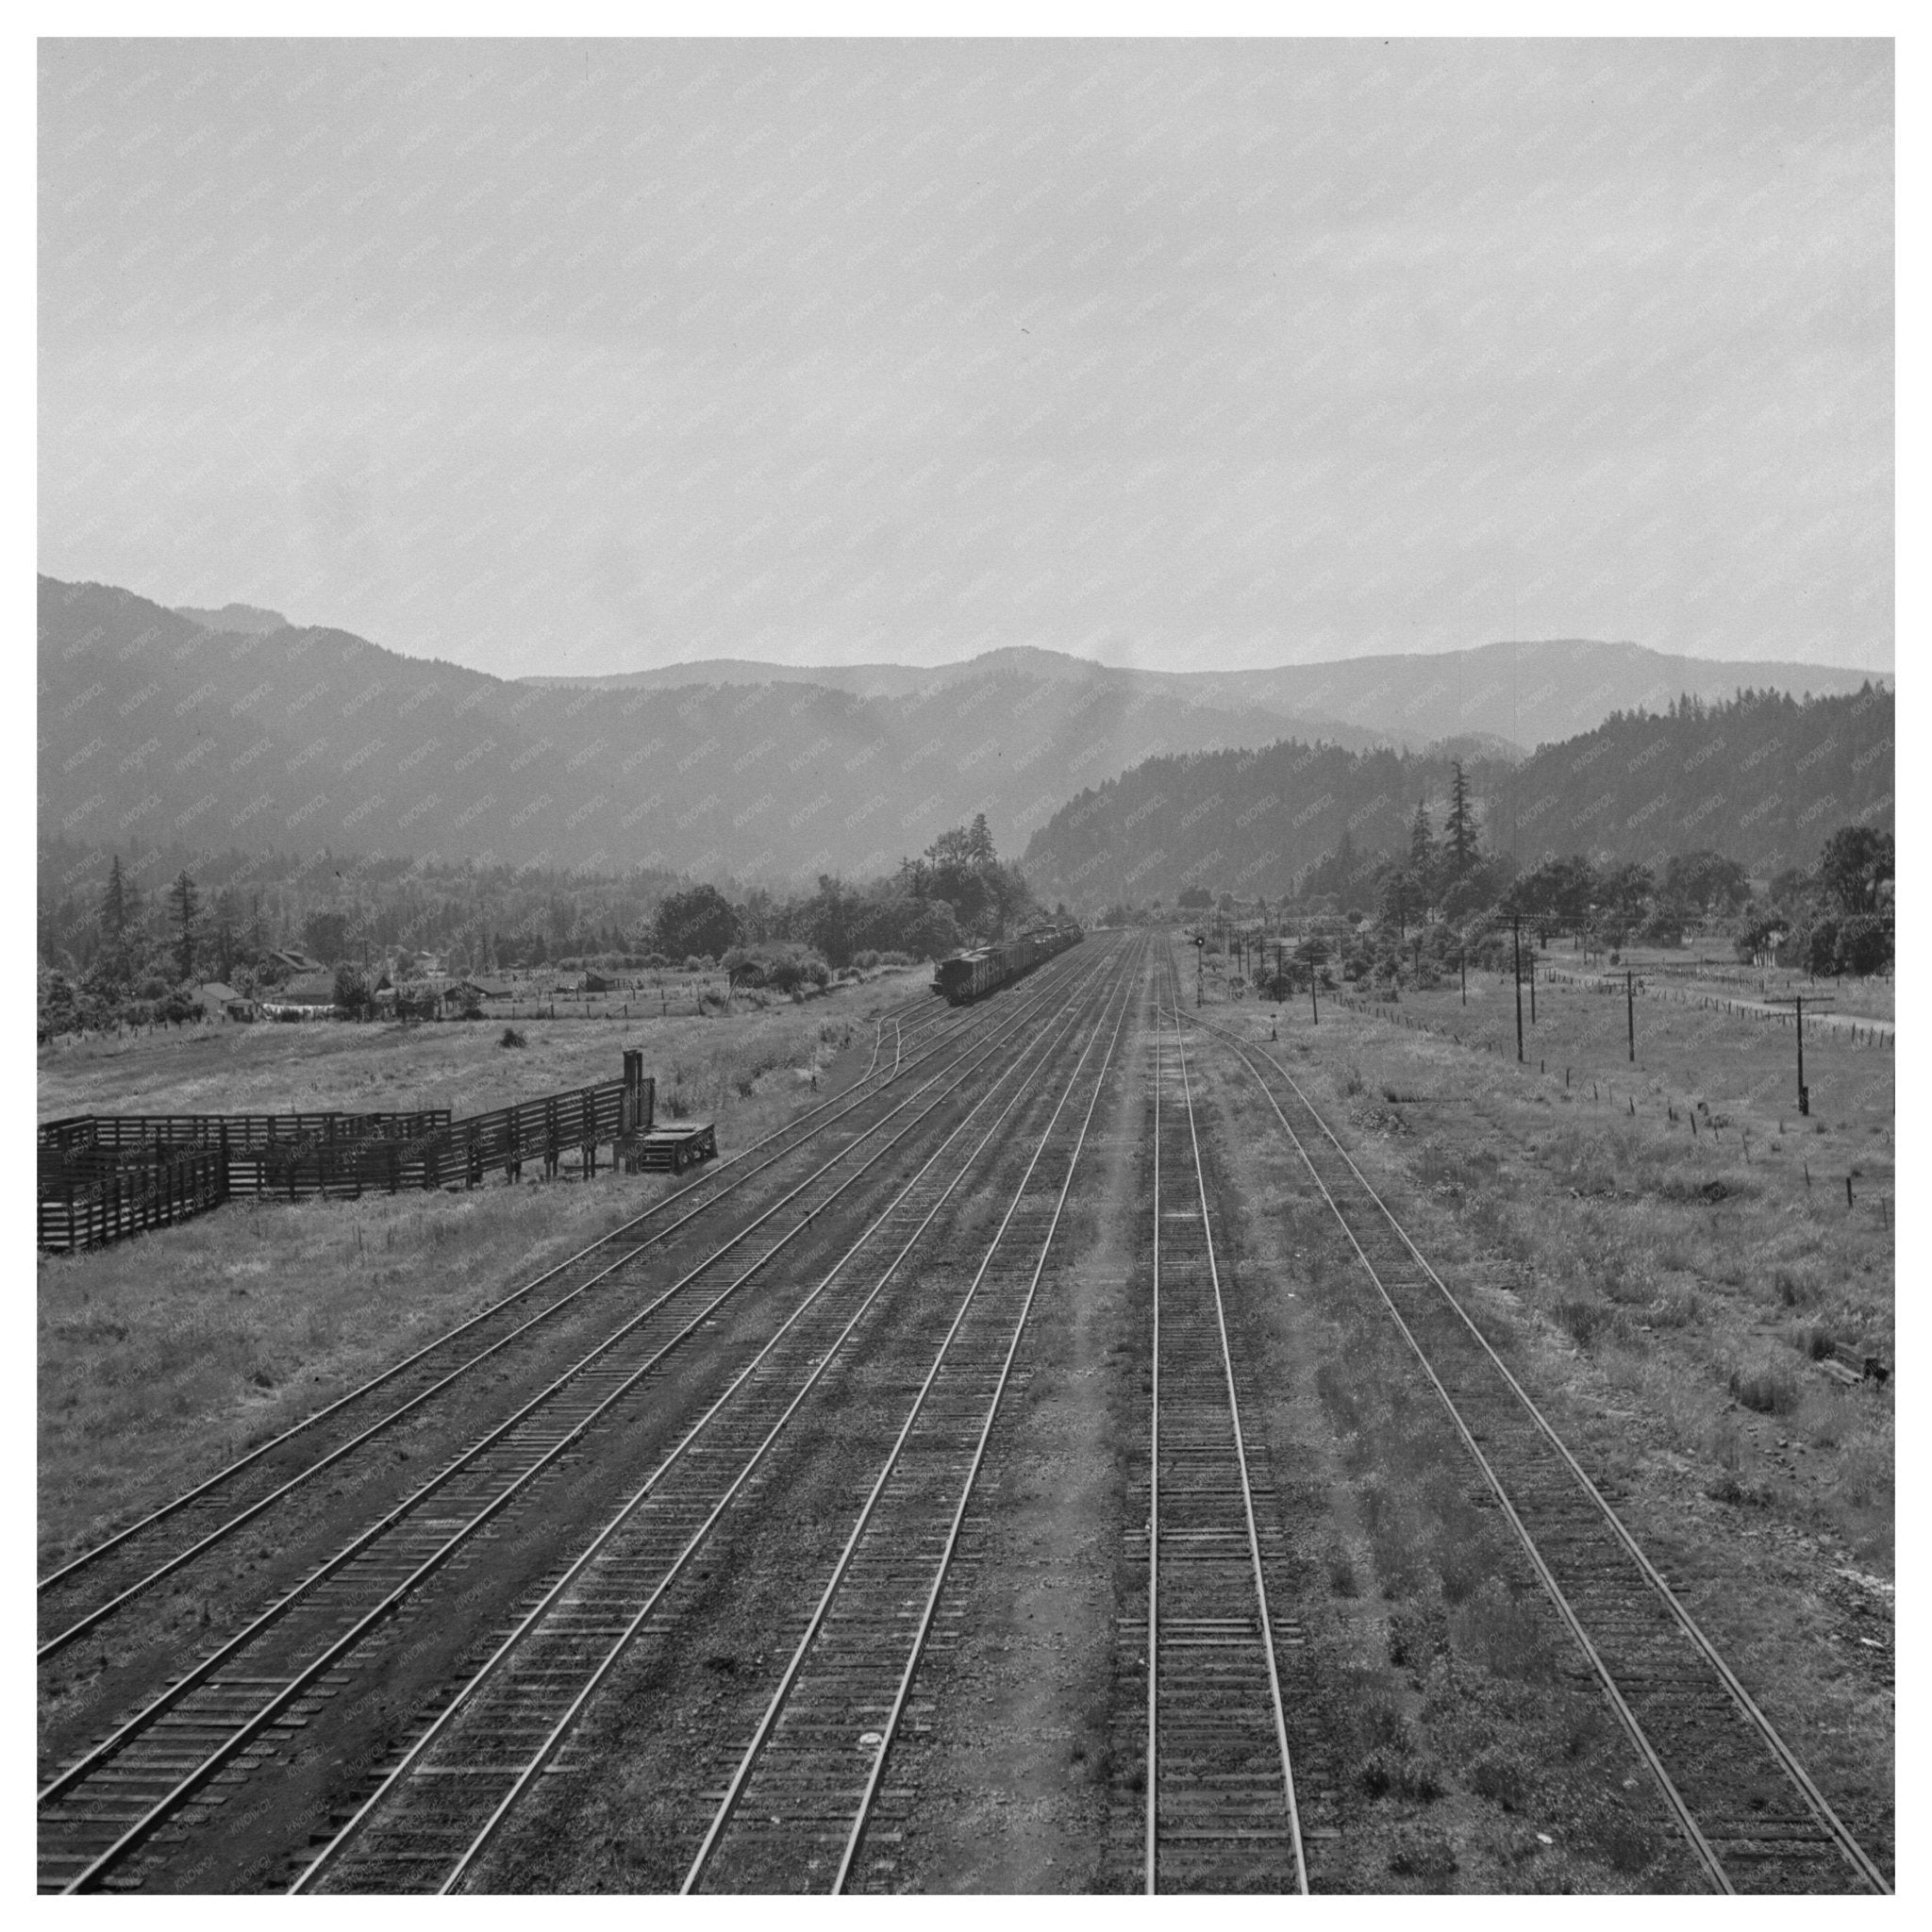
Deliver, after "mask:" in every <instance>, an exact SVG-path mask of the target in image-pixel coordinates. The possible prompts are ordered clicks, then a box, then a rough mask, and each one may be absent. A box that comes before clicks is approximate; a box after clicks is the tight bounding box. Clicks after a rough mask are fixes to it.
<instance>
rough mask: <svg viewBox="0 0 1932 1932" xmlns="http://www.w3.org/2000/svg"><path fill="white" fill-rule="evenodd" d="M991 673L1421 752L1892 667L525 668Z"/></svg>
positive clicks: (1588, 656) (686, 677) (900, 678)
mask: <svg viewBox="0 0 1932 1932" xmlns="http://www.w3.org/2000/svg"><path fill="white" fill-rule="evenodd" d="M987 675H1025V676H1030V677H1033V678H1036V679H1039V680H1040V681H1041V682H1042V683H1050V684H1084V685H1095V684H1098V685H1109V684H1117V685H1120V686H1123V687H1124V689H1126V690H1128V691H1132V692H1133V693H1134V694H1135V695H1136V696H1141V697H1144V698H1146V699H1148V700H1149V701H1150V702H1157V701H1163V700H1164V701H1167V702H1172V703H1178V704H1182V705H1187V706H1205V707H1208V708H1210V709H1213V710H1215V711H1219V712H1223V713H1232V714H1237V715H1239V714H1242V713H1250V712H1252V713H1260V714H1264V715H1266V716H1268V717H1273V718H1278V719H1282V720H1289V721H1292V723H1293V724H1294V726H1295V728H1296V729H1297V730H1298V731H1299V732H1301V734H1302V735H1304V736H1307V737H1316V736H1323V735H1325V736H1327V737H1328V738H1330V739H1331V740H1333V741H1339V742H1343V743H1348V742H1354V743H1357V744H1358V745H1359V744H1361V743H1363V742H1365V741H1367V742H1373V741H1381V742H1384V743H1387V744H1391V745H1393V746H1395V747H1397V748H1399V749H1408V750H1421V749H1423V748H1424V746H1426V745H1428V744H1431V743H1434V742H1436V741H1441V740H1444V739H1448V738H1451V737H1462V736H1474V737H1487V738H1490V739H1493V740H1496V741H1500V742H1501V743H1503V744H1506V745H1510V746H1515V747H1520V748H1521V749H1522V750H1523V751H1524V752H1525V753H1526V752H1527V751H1529V750H1530V749H1532V748H1533V747H1535V746H1536V745H1538V744H1541V743H1550V742H1556V741H1560V740H1563V739H1567V738H1574V737H1575V736H1577V734H1578V733H1580V732H1584V731H1590V730H1593V729H1594V728H1595V727H1596V726H1597V725H1598V724H1601V723H1602V722H1603V721H1604V720H1605V719H1606V718H1607V717H1608V716H1609V715H1610V714H1611V713H1612V712H1615V711H1634V710H1640V709H1643V710H1652V711H1660V710H1662V709H1663V708H1665V707H1666V706H1667V705H1669V704H1670V703H1671V702H1672V701H1673V700H1674V699H1676V698H1680V697H1686V696H1688V697H1692V698H1698V699H1701V700H1702V701H1703V702H1705V703H1706V704H1715V703H1719V702H1721V701H1722V700H1724V699H1725V698H1728V697H1730V696H1731V695H1732V693H1733V692H1735V691H1741V690H1753V691H1763V690H1767V689H1769V690H1775V691H1790V692H1791V693H1792V695H1794V696H1802V695H1804V694H1806V693H1807V692H1808V693H1810V694H1811V695H1813V696H1818V697H1824V696H1830V695H1834V694H1840V693H1845V692H1850V691H1857V689H1858V688H1859V687H1860V686H1861V685H1862V684H1864V683H1865V682H1866V680H1867V679H1868V678H1869V679H1870V680H1872V681H1873V682H1874V684H1890V682H1891V676H1890V673H1884V672H1874V671H1862V670H1860V671H1847V670H1843V669H1841V668H1839V667H1836V666H1833V665H1827V664H1803V663H1784V662H1773V661H1769V660H1763V661H1760V660H1756V659H1754V660H1751V661H1748V662H1746V661H1736V662H1730V661H1725V660H1724V659H1720V658H1688V657H1683V656H1678V655H1673V654H1671V653H1668V652H1663V651H1653V650H1651V649H1649V648H1648V647H1647V646H1645V645H1642V644H1634V643H1627V642H1625V643H1600V642H1596V641H1591V640H1589V639H1582V638H1560V639H1549V640H1543V641H1537V642H1521V643H1509V642H1504V643H1492V644H1482V645H1478V646H1475V647H1474V648H1472V649H1470V650H1466V651H1444V652H1440V653H1433V654H1430V655H1428V656H1411V657H1394V656H1390V657H1376V658H1335V659H1331V660H1329V661H1326V662H1324V663H1319V664H1302V665H1293V664H1289V665H1280V666H1277V667H1275V668H1273V669H1270V670H1261V671H1184V670H1174V671H1145V670H1129V669H1124V668H1121V667H1117V666H1111V665H1105V664H1099V663H1096V662H1094V661H1092V660H1091V659H1090V658H1075V657H1072V656H1069V655H1068V654H1067V653H1065V652H1060V651H1044V650H1038V649H1034V648H1032V647H1029V646H1016V647H1008V648H1006V649H1002V650H996V651H989V652H986V653H984V654H983V655H981V656H979V657H976V658H964V659H961V660H960V661H958V662H957V663H952V664H940V665H933V666H930V667H922V666H917V665H908V664H887V663H874V664H846V665H813V666H798V665H787V664H762V663H758V662H754V661H751V660H749V659H745V658H708V659H704V660H701V661H696V662H692V663H689V664H671V665H665V666H662V667H660V668H658V669H656V670H650V671H635V672H625V673H619V674H612V675H607V676H592V677H530V678H525V679H524V680H522V681H523V682H525V683H527V684H533V685H539V686H542V687H545V688H550V689H571V690H581V689H600V690H613V691H616V690H623V691H663V690H671V689H675V688H677V687H679V686H684V685H695V684H705V685H719V686H732V687H741V686H750V685H759V684H816V685H822V686H825V687H827V688H830V689H833V690H838V691H852V692H854V693H855V694H857V695H858V696H861V697H867V698H871V697H907V696H912V695H916V694H918V693H920V692H924V691H941V690H946V689H949V688H951V687H953V686H956V685H958V684H961V683H965V682H969V681H972V680H974V679H975V678H978V677H983V676H987Z"/></svg>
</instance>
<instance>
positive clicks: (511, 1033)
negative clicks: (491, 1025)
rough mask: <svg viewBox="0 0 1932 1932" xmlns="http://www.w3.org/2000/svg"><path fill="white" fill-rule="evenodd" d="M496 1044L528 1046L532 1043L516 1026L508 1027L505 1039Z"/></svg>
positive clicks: (504, 1033)
mask: <svg viewBox="0 0 1932 1932" xmlns="http://www.w3.org/2000/svg"><path fill="white" fill-rule="evenodd" d="M496 1043H497V1045H498V1046H528V1045H529V1043H530V1042H529V1041H527V1040H525V1038H524V1036H523V1035H522V1034H521V1033H519V1032H518V1031H517V1029H516V1028H515V1027H514V1026H506V1027H505V1028H504V1029H503V1038H502V1039H501V1040H499V1041H497V1042H496Z"/></svg>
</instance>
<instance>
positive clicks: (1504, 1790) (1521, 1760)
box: [1469, 1744, 1536, 1811]
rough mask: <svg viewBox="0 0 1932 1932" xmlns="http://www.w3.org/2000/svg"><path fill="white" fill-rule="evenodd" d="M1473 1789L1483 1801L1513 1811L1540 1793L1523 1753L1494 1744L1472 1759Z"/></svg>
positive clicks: (1470, 1765)
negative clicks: (1534, 1794)
mask: <svg viewBox="0 0 1932 1932" xmlns="http://www.w3.org/2000/svg"><path fill="white" fill-rule="evenodd" d="M1469 1788H1470V1790H1473V1791H1474V1792H1475V1794H1476V1795H1477V1796H1478V1797H1479V1798H1489V1799H1491V1800H1492V1801H1493V1802H1494V1803H1496V1804H1498V1805H1500V1806H1502V1807H1503V1808H1504V1810H1506V1811H1513V1810H1515V1809H1516V1807H1518V1806H1519V1805H1521V1804H1522V1803H1523V1801H1524V1799H1525V1798H1526V1797H1528V1796H1529V1794H1530V1792H1531V1791H1533V1790H1535V1789H1536V1774H1535V1773H1534V1772H1533V1771H1532V1770H1531V1768H1530V1765H1529V1761H1528V1760H1527V1759H1526V1758H1525V1757H1523V1756H1522V1754H1521V1753H1520V1752H1516V1751H1512V1750H1511V1749H1510V1748H1509V1746H1508V1745H1507V1744H1491V1746H1490V1747H1489V1748H1488V1749H1487V1750H1484V1751H1478V1752H1477V1753H1476V1755H1475V1756H1474V1757H1472V1758H1471V1759H1470V1761H1469Z"/></svg>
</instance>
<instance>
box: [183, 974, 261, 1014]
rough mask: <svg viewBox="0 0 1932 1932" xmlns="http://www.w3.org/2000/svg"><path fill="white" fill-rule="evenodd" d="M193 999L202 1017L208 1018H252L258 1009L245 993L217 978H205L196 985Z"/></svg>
mask: <svg viewBox="0 0 1932 1932" xmlns="http://www.w3.org/2000/svg"><path fill="white" fill-rule="evenodd" d="M194 999H195V1004H196V1005H197V1006H199V1007H200V1008H201V1010H202V1016H203V1018H205V1019H208V1020H252V1019H254V1018H255V1017H256V1014H257V1011H258V1008H257V1006H256V1003H255V1002H254V1001H253V1000H252V999H250V998H248V997H247V995H246V994H245V993H239V992H237V991H235V989H234V988H233V987H232V986H225V985H224V984H223V983H222V982H221V981H220V980H219V979H210V980H207V981H205V982H204V983H203V984H202V985H200V986H198V987H196V988H195V990H194Z"/></svg>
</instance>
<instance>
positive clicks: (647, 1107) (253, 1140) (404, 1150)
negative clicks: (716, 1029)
mask: <svg viewBox="0 0 1932 1932" xmlns="http://www.w3.org/2000/svg"><path fill="white" fill-rule="evenodd" d="M641 1059H642V1056H641V1054H639V1053H636V1052H634V1051H630V1050H626V1052H625V1077H624V1078H623V1079H622V1080H611V1081H607V1082H603V1083H600V1084H598V1085H594V1086H590V1087H579V1088H574V1089H570V1090H567V1091H561V1092H557V1093H546V1094H540V1095H539V1096H538V1097H537V1098H535V1099H533V1100H525V1101H519V1102H518V1103H516V1104H515V1105H514V1106H511V1107H500V1108H493V1109H492V1110H491V1111H490V1112H488V1113H479V1114H472V1115H469V1116H467V1117H466V1118H464V1119H462V1120H453V1119H452V1118H451V1116H450V1112H449V1109H448V1108H427V1109H425V1110H423V1111H420V1112H416V1113H365V1114H350V1113H315V1114H298V1113H291V1114H82V1115H75V1116H72V1117H70V1118H68V1119H65V1120H58V1121H43V1122H42V1124H41V1127H40V1133H39V1140H40V1149H39V1162H40V1174H39V1194H40V1231H41V1245H42V1247H48V1248H55V1249H60V1250H64V1249H68V1248H75V1247H91V1246H96V1245H98V1244H99V1243H100V1242H102V1241H117V1240H119V1239H121V1237H122V1236H124V1235H129V1234H136V1233H139V1232H141V1231H142V1229H144V1228H148V1227H157V1226H165V1225H167V1224H169V1223H171V1222H173V1221H177V1220H180V1219H183V1218H184V1217H185V1216H186V1215H188V1214H191V1213H198V1212H201V1211H202V1210H203V1209H205V1208H211V1207H215V1206H217V1205H218V1204H219V1203H220V1202H222V1201H225V1200H227V1199H228V1198H229V1197H230V1196H231V1195H233V1194H243V1193H245V1194H253V1195H256V1196H257V1197H258V1198H261V1199H273V1200H285V1201H299V1200H311V1199H315V1198H317V1197H322V1198H325V1199H336V1200H340V1199H344V1198H349V1199H353V1198H354V1197H356V1196H358V1195H360V1194H364V1193H400V1192H402V1191H405V1190H415V1189H419V1188H421V1189H427V1188H442V1187H475V1186H476V1185H478V1183H480V1182H481V1181H482V1180H483V1178H484V1177H485V1176H486V1175H487V1174H507V1175H508V1177H509V1178H510V1179H511V1180H518V1179H521V1178H522V1176H523V1168H524V1162H525V1160H540V1161H541V1162H542V1163H543V1168H544V1172H545V1173H546V1174H553V1175H554V1174H556V1173H557V1171H558V1166H559V1165H560V1163H561V1161H562V1159H563V1157H564V1156H565V1155H566V1154H569V1153H571V1152H573V1151H575V1153H576V1154H577V1155H578V1156H579V1158H580V1159H581V1161H582V1163H583V1169H584V1173H585V1174H586V1176H587V1177H588V1176H589V1175H591V1174H595V1173H596V1172H597V1149H598V1147H599V1146H600V1145H603V1144H606V1143H608V1145H609V1148H610V1158H611V1164H612V1165H613V1166H615V1165H618V1164H620V1163H623V1164H625V1165H626V1166H629V1167H631V1168H632V1169H633V1170H635V1168H636V1167H637V1166H638V1164H639V1155H640V1149H641V1142H642V1141H643V1138H644V1136H646V1135H647V1134H649V1132H650V1131H651V1127H652V1124H653V1120H654V1117H655V1112H656V1101H657V1082H656V1081H655V1080H654V1079H651V1078H649V1077H648V1076H646V1075H645V1074H644V1073H643V1071H642V1066H641Z"/></svg>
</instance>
